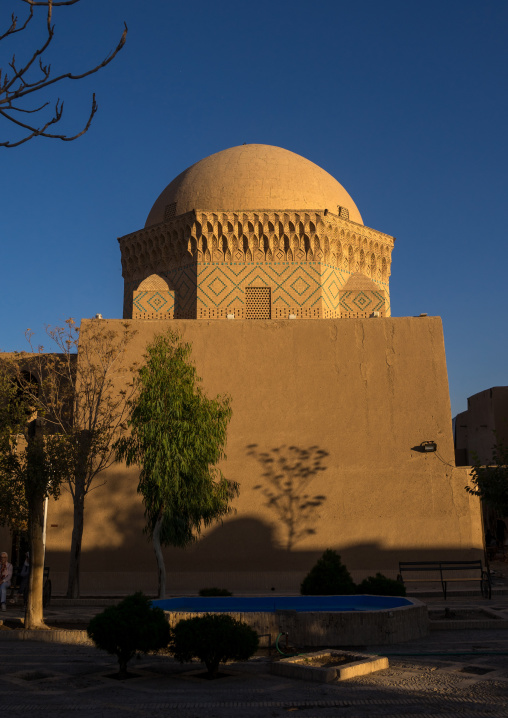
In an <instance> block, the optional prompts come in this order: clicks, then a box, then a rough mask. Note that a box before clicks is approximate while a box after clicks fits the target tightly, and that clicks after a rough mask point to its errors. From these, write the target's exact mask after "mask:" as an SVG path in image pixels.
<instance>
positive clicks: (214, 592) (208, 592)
mask: <svg viewBox="0 0 508 718" xmlns="http://www.w3.org/2000/svg"><path fill="white" fill-rule="evenodd" d="M199 595H200V596H232V595H233V594H232V593H231V591H228V590H227V588H217V587H216V586H214V587H213V588H201V589H200V590H199Z"/></svg>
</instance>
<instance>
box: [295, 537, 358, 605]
mask: <svg viewBox="0 0 508 718" xmlns="http://www.w3.org/2000/svg"><path fill="white" fill-rule="evenodd" d="M354 592H355V584H354V582H353V579H352V578H351V574H350V573H349V571H348V570H347V568H346V567H345V566H344V564H343V563H342V561H341V559H340V556H339V554H338V553H337V552H336V551H333V549H330V548H328V549H326V551H325V552H324V554H323V555H322V556H321V558H320V559H319V560H318V562H317V563H316V564H315V566H313V567H312V568H311V570H310V571H309V573H308V574H307V576H306V577H305V578H304V579H303V581H302V585H301V587H300V593H302V594H303V595H305V596H341V595H349V594H352V593H354Z"/></svg>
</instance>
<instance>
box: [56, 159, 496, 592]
mask: <svg viewBox="0 0 508 718" xmlns="http://www.w3.org/2000/svg"><path fill="white" fill-rule="evenodd" d="M119 242H120V248H121V252H122V268H123V276H124V281H125V292H124V318H123V319H94V320H84V321H83V323H82V333H81V336H82V337H86V333H87V332H88V331H93V327H94V322H96V321H104V322H107V324H108V328H109V329H111V330H112V331H113V332H118V333H120V332H121V327H122V326H123V324H124V323H125V322H127V323H128V324H129V326H131V327H132V328H133V329H135V332H136V333H135V336H134V338H133V340H132V342H131V343H130V344H129V347H128V351H127V352H126V355H125V359H124V366H123V368H124V369H125V370H126V371H127V372H128V371H130V367H132V366H133V365H134V364H135V363H136V362H137V363H139V362H142V360H143V354H144V351H145V347H146V345H147V343H148V342H150V341H151V340H152V339H153V338H154V336H155V335H156V334H157V333H160V332H163V331H164V330H165V329H166V328H169V327H171V328H173V329H176V330H177V331H178V332H179V333H180V335H181V336H182V338H183V339H184V340H185V341H189V342H190V343H191V345H192V359H193V361H194V362H195V364H196V367H197V371H198V375H199V376H201V377H202V380H203V389H204V391H205V392H206V393H207V395H209V396H215V395H216V394H221V393H228V394H230V395H231V397H232V409H233V418H232V421H231V424H230V427H229V431H228V444H227V460H225V461H224V463H223V466H222V469H223V471H224V473H225V475H226V477H227V478H230V479H233V480H235V481H237V482H238V483H239V485H240V493H239V496H238V498H237V499H235V502H234V513H233V514H231V515H230V516H229V517H227V518H226V519H225V520H224V522H223V523H222V524H218V525H215V526H212V527H209V528H208V529H207V530H206V531H204V532H203V535H202V537H201V538H200V540H199V541H198V542H196V543H195V544H194V545H193V546H191V547H190V548H188V549H186V550H181V549H173V548H167V549H166V550H165V556H166V562H167V569H168V591H169V592H170V593H178V592H193V591H196V590H198V589H199V588H202V587H205V586H210V585H215V586H223V587H225V588H229V589H230V590H233V591H235V592H249V593H260V592H263V593H264V592H267V591H271V590H273V591H276V592H290V593H294V592H298V590H299V585H300V583H301V581H302V579H303V577H304V576H305V574H306V573H307V572H308V571H309V569H310V568H311V566H312V565H313V564H314V563H315V561H316V560H317V559H318V558H319V556H320V555H321V554H322V552H323V551H324V550H325V549H327V548H333V549H336V550H337V551H338V552H339V553H340V554H341V555H342V558H343V560H344V562H345V563H346V565H347V566H348V568H349V569H350V571H351V572H352V574H353V577H354V578H355V579H356V580H361V579H362V578H364V577H366V576H368V575H372V574H375V573H376V572H377V571H381V572H382V573H385V574H386V575H388V576H392V577H395V576H396V574H397V568H398V562H399V561H400V560H424V559H427V558H443V559H450V558H454V559H459V558H478V557H481V556H482V547H483V540H482V533H481V522H480V512H479V506H478V502H477V500H476V499H475V498H474V497H471V496H470V495H469V494H467V493H466V492H465V490H464V486H465V484H466V483H467V470H466V469H464V468H457V467H456V466H455V462H454V445H453V435H452V431H451V411H450V402H449V392H448V378H447V372H446V360H445V350H444V341H443V333H442V326H441V321H440V319H439V318H437V317H423V316H422V317H401V318H394V317H392V316H391V311H390V293H389V277H390V267H391V252H392V249H393V244H394V240H393V238H392V237H390V236H389V235H387V234H384V233H382V232H379V231H377V230H374V229H370V228H368V227H365V225H364V224H363V220H362V217H361V215H360V213H359V211H358V209H357V207H356V205H355V203H354V202H353V200H352V198H351V197H350V196H349V194H348V193H347V192H346V190H345V189H344V188H343V187H342V186H341V185H340V184H339V183H338V182H337V181H336V180H335V179H334V178H332V177H331V176H330V175H329V174H328V173H326V172H325V171H324V170H322V169H320V168H319V167H317V166H316V165H314V164H313V163H311V162H309V161H308V160H305V159H304V158H301V157H299V156H298V155H295V154H294V153H291V152H288V151H286V150H282V149H280V148H273V147H268V146H266V145H242V146H241V147H236V148H231V149H229V150H225V151H224V152H220V153H217V154H216V155H212V156H211V157H209V158H206V159H204V160H201V161H200V162H198V163H196V164H195V165H193V166H192V167H190V168H189V169H187V170H186V171H185V172H183V173H182V174H181V175H179V176H178V177H177V178H176V179H174V180H173V181H172V182H171V183H170V184H169V185H168V187H167V188H166V189H165V190H164V191H163V192H162V193H161V195H160V196H159V198H158V199H157V200H156V202H155V204H154V206H153V207H152V209H151V211H150V213H149V215H148V219H147V222H146V226H145V228H143V229H140V230H138V231H136V232H133V233H132V234H129V235H127V236H125V237H122V238H121V239H120V240H119ZM78 371H79V357H78ZM125 376H126V375H125V373H123V374H122V373H121V372H120V373H119V378H118V389H119V390H120V389H121V388H122V386H123V384H122V382H124V381H125ZM429 440H432V441H435V442H436V443H437V445H438V453H426V452H422V450H421V444H422V442H425V441H429ZM138 476H139V470H138V469H136V468H133V467H131V468H127V467H125V466H123V465H121V464H115V465H114V466H112V467H111V468H110V469H108V470H107V471H106V472H104V475H103V476H102V477H101V481H100V482H99V483H98V485H97V488H96V489H95V490H94V491H92V492H91V493H90V494H89V495H88V497H87V502H86V510H85V531H84V537H83V555H82V564H81V567H82V578H81V587H82V593H83V594H84V595H86V594H93V593H103V594H112V593H125V592H127V591H132V590H137V589H141V590H144V591H148V592H150V591H153V590H155V586H156V570H155V559H154V558H153V552H152V549H151V546H150V544H149V543H148V542H147V540H146V538H145V536H144V535H143V525H144V522H143V507H142V504H141V500H140V497H139V495H138V494H137V492H136V488H137V481H138ZM71 531H72V506H71V503H70V500H69V498H68V496H66V495H62V497H61V499H60V500H59V501H58V502H56V503H54V504H52V505H51V507H50V514H49V519H48V529H47V542H48V543H47V545H48V563H49V564H50V565H51V569H52V576H53V578H54V586H55V587H56V589H57V590H58V589H60V590H64V589H65V585H66V571H67V562H68V550H69V546H70V536H71Z"/></svg>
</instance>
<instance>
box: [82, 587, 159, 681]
mask: <svg viewBox="0 0 508 718" xmlns="http://www.w3.org/2000/svg"><path fill="white" fill-rule="evenodd" d="M86 631H87V633H88V635H89V636H90V638H91V639H92V641H93V642H94V643H95V645H96V646H97V648H100V649H101V650H103V651H107V652H108V653H111V654H112V655H115V656H116V657H117V658H118V665H119V675H120V676H121V677H124V678H125V677H126V676H127V663H128V662H129V661H130V660H131V658H133V657H134V656H135V654H136V653H137V652H138V651H140V652H142V653H147V652H148V651H158V650H159V649H161V648H164V647H165V646H167V645H168V643H169V638H170V630H169V624H168V622H167V621H166V618H165V616H164V611H162V610H161V609H160V608H152V606H151V601H150V599H149V598H148V597H147V596H144V595H143V594H142V593H140V592H138V593H135V594H133V595H132V596H127V598H125V599H124V600H123V601H121V602H120V603H119V604H118V605H117V606H110V607H109V608H106V610H105V611H103V612H102V613H99V614H97V616H95V618H92V620H91V621H90V623H89V624H88V628H87V629H86Z"/></svg>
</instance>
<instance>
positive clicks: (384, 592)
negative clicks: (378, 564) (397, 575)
mask: <svg viewBox="0 0 508 718" xmlns="http://www.w3.org/2000/svg"><path fill="white" fill-rule="evenodd" d="M356 593H360V594H363V593H366V594H368V595H369V596H405V595H406V587H405V586H404V584H403V583H402V582H401V581H395V580H394V579H393V578H388V577H387V576H384V575H383V574H382V573H379V572H378V573H376V575H375V576H369V577H368V578H364V579H363V581H362V582H361V583H359V584H358V585H357V587H356Z"/></svg>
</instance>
